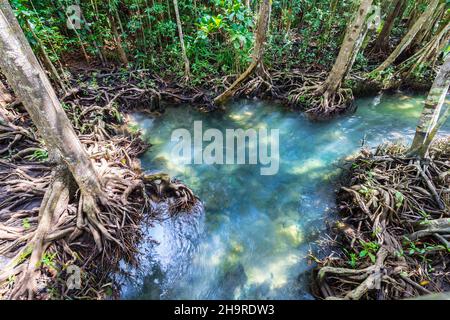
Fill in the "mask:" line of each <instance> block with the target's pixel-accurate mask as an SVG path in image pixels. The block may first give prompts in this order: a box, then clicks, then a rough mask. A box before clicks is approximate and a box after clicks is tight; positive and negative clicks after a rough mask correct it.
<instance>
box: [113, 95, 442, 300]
mask: <svg viewBox="0 0 450 320" xmlns="http://www.w3.org/2000/svg"><path fill="white" fill-rule="evenodd" d="M357 104H358V107H359V108H358V110H357V112H356V113H355V114H353V115H350V116H345V117H341V118H339V119H335V120H333V121H330V122H327V123H313V122H310V121H308V120H307V119H305V117H304V116H303V115H301V114H299V113H293V112H289V111H284V110H283V109H282V108H280V107H279V106H276V105H274V104H271V103H268V102H258V101H240V102H237V103H235V104H233V105H231V106H229V107H228V110H227V112H224V113H214V114H202V113H199V112H196V111H195V110H193V109H192V108H189V107H183V106H180V107H177V108H170V109H168V110H167V111H166V113H165V114H164V116H162V117H160V118H158V119H150V118H148V117H146V116H143V115H140V114H135V115H134V116H133V120H134V121H135V122H136V123H137V124H138V125H139V127H140V128H141V129H142V130H143V132H144V135H145V137H146V139H148V141H149V142H150V143H152V144H153V147H152V148H151V149H150V151H149V152H147V153H146V154H145V155H144V156H143V157H142V159H141V160H142V166H143V168H144V169H148V170H150V169H151V170H161V171H164V172H167V173H169V174H170V175H171V176H175V177H177V178H179V179H181V180H183V181H184V182H185V183H186V184H187V185H188V186H190V187H191V188H192V189H193V190H194V192H195V193H196V194H197V195H198V196H199V197H200V198H201V199H202V201H203V208H201V207H199V208H196V210H195V212H194V213H193V214H191V215H190V216H186V215H181V216H180V217H178V218H176V219H169V220H165V221H164V222H162V223H157V224H156V225H155V226H154V227H153V228H150V229H149V230H148V232H147V233H146V234H147V236H148V237H151V238H152V239H154V240H156V241H158V242H159V244H149V243H148V242H144V243H143V244H142V248H141V252H142V266H141V269H140V270H131V272H132V273H133V274H134V275H135V281H132V282H131V281H128V282H127V283H126V284H125V285H124V287H123V293H122V297H123V298H141V299H312V296H311V295H310V294H309V289H308V279H307V277H305V275H307V274H308V270H310V268H311V267H312V266H310V265H309V264H308V259H307V255H308V252H309V250H310V248H311V246H312V243H313V242H314V241H315V240H317V239H318V238H319V237H320V235H323V234H324V232H325V223H324V220H325V219H326V217H329V216H330V213H331V212H332V211H333V206H334V203H335V199H334V185H333V183H332V181H333V177H334V176H335V175H336V174H337V172H338V168H337V167H336V164H337V161H338V160H339V159H341V158H343V157H345V156H347V155H350V154H352V153H354V152H355V151H357V150H358V149H359V147H360V146H361V141H362V140H363V139H364V140H365V141H366V144H367V145H369V146H375V145H378V144H380V143H381V142H383V141H387V140H390V141H394V140H404V141H407V142H409V141H410V140H411V138H412V136H413V134H414V130H415V126H416V123H417V119H418V117H419V115H420V112H421V108H422V105H423V97H420V96H417V97H411V96H406V95H402V94H397V95H392V96H382V97H375V98H370V99H360V100H358V101H357ZM196 120H202V121H203V130H206V129H209V128H216V129H219V130H221V131H222V132H223V133H224V135H225V129H237V128H242V129H247V128H260V127H266V128H268V129H280V158H281V160H280V168H279V172H278V174H277V175H274V176H261V175H260V166H259V165H181V164H179V163H177V162H176V161H175V159H173V158H171V156H170V152H171V150H172V147H173V146H174V145H175V144H176V142H170V137H171V134H172V131H173V130H175V129H178V128H186V129H188V130H189V131H191V132H193V122H194V121H196ZM443 131H444V132H445V133H447V134H448V132H450V130H449V126H448V125H447V127H446V128H444V130H443ZM205 144H207V143H205Z"/></svg>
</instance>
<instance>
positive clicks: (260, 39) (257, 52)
mask: <svg viewBox="0 0 450 320" xmlns="http://www.w3.org/2000/svg"><path fill="white" fill-rule="evenodd" d="M271 2H272V1H271V0H263V1H262V2H261V5H260V8H259V18H258V25H257V27H256V33H255V46H254V48H253V54H252V62H251V64H250V65H249V66H248V68H247V70H245V71H244V72H243V73H242V74H241V75H240V76H239V77H238V78H237V79H236V80H235V81H234V82H233V83H232V84H231V85H230V86H229V87H228V89H226V90H225V91H224V92H223V93H222V94H220V95H219V96H217V97H216V98H215V99H214V103H215V104H216V105H223V104H224V103H225V102H227V101H228V100H229V99H230V98H231V97H232V96H233V95H234V93H235V92H236V90H237V89H238V88H239V85H240V84H241V83H242V82H244V81H245V80H246V79H247V78H248V77H249V76H251V75H252V74H253V73H254V72H255V70H256V68H257V67H258V65H260V64H262V59H263V56H264V45H265V42H266V38H267V31H268V29H269V21H270V11H271Z"/></svg>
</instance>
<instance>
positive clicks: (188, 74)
mask: <svg viewBox="0 0 450 320" xmlns="http://www.w3.org/2000/svg"><path fill="white" fill-rule="evenodd" d="M173 7H174V10H175V18H176V20H177V27H178V36H179V38H180V46H181V54H182V55H183V60H184V77H185V79H186V80H189V78H190V77H191V67H190V63H189V59H188V56H187V53H186V47H185V45H184V36H183V27H182V25H181V18H180V12H179V10H178V1H177V0H173Z"/></svg>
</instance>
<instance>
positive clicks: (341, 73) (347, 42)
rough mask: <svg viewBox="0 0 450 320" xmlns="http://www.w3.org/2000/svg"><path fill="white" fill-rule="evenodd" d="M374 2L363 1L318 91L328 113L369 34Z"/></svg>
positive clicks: (370, 0)
mask: <svg viewBox="0 0 450 320" xmlns="http://www.w3.org/2000/svg"><path fill="white" fill-rule="evenodd" d="M371 7H372V0H362V1H361V4H360V6H359V8H358V11H357V12H356V16H355V18H354V19H353V21H352V22H351V23H350V25H349V26H348V28H347V31H346V33H345V37H344V42H343V43H342V46H341V49H340V51H339V55H338V57H337V59H336V62H335V63H334V65H333V68H332V70H331V72H330V74H329V75H328V78H327V79H326V80H325V82H324V83H323V84H322V85H321V86H320V87H319V88H318V89H317V92H316V94H317V95H323V96H324V99H323V101H324V103H323V106H322V107H323V109H325V110H322V111H325V112H327V109H328V108H333V106H332V104H333V101H334V97H335V95H336V94H337V92H338V90H339V88H340V87H341V83H342V81H343V80H344V78H345V76H346V75H347V74H348V72H349V71H350V69H351V67H352V66H353V63H354V62H355V59H356V55H357V54H358V52H359V50H360V48H361V46H362V44H363V41H364V37H365V35H366V33H367V17H368V14H369V12H370V11H371Z"/></svg>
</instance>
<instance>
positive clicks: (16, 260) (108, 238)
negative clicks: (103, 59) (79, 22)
mask: <svg viewBox="0 0 450 320" xmlns="http://www.w3.org/2000/svg"><path fill="white" fill-rule="evenodd" d="M126 92H128V91H125V94H124V95H117V99H119V97H120V98H122V97H124V96H125V97H127V98H130V96H129V95H128V96H127V93H126ZM137 94H138V95H139V94H143V93H142V92H140V93H137ZM72 95H73V96H71V98H73V99H76V96H77V94H76V92H75V93H72ZM83 99H84V100H83V102H87V101H91V100H90V98H89V97H86V96H83ZM113 99H114V98H111V99H110V98H108V96H107V95H106V100H105V106H103V107H100V106H97V105H89V106H80V105H79V104H77V103H79V102H80V100H77V103H75V102H73V101H71V100H68V101H66V103H67V105H68V108H67V110H66V112H67V113H68V115H69V117H70V118H71V119H72V121H73V124H74V127H75V129H76V130H77V131H78V132H79V138H80V140H81V142H82V143H83V145H84V146H85V148H86V150H87V152H88V154H89V155H90V158H91V160H92V162H93V164H94V167H95V168H96V171H97V173H98V175H99V179H100V181H102V193H101V194H96V195H94V194H87V193H85V192H83V191H82V190H80V189H79V188H78V186H77V185H76V183H75V181H74V180H73V178H72V175H71V174H70V172H69V171H68V169H67V168H66V166H65V165H64V164H63V163H59V162H55V163H51V162H49V161H46V160H48V159H47V158H46V157H47V156H48V154H47V153H46V152H42V153H39V155H41V156H42V158H36V160H40V161H39V162H33V161H31V160H32V159H33V158H32V157H28V156H26V154H25V153H24V152H23V150H26V149H30V148H36V149H39V150H43V151H45V149H44V147H43V146H41V145H40V144H39V143H38V142H37V141H38V140H37V139H35V137H34V134H33V127H32V124H31V123H30V121H29V119H28V117H27V115H26V114H17V116H18V117H17V118H15V116H14V114H13V116H11V117H8V121H7V122H5V121H3V122H2V123H1V125H2V126H4V127H5V128H7V130H6V134H5V135H1V136H0V147H1V148H0V149H2V150H3V148H4V147H5V146H11V144H12V143H13V142H14V140H17V141H16V142H14V145H15V146H17V150H16V149H14V148H13V149H12V152H11V157H10V159H8V160H7V161H6V160H0V256H2V257H6V258H7V259H8V261H9V262H8V263H7V265H6V266H5V267H2V270H1V271H0V298H9V299H11V298H12V299H34V298H36V299H50V298H57V299H59V298H67V297H71V298H87V297H90V298H103V297H105V295H107V292H112V293H113V294H114V292H117V284H115V283H114V281H113V279H112V275H113V273H114V272H117V271H118V267H119V261H124V262H126V263H129V264H131V265H136V264H137V260H136V257H137V255H136V253H137V244H138V241H140V239H141V227H142V225H141V222H143V221H150V219H145V220H144V217H148V218H155V217H154V216H153V215H154V212H152V210H151V206H150V205H149V204H150V200H151V199H154V198H160V196H161V195H162V196H164V197H165V198H166V199H167V201H170V202H171V203H172V205H171V210H173V212H178V211H179V210H187V209H189V208H191V206H192V205H193V203H194V202H195V201H196V200H197V198H196V197H195V196H194V195H193V194H192V191H190V190H189V189H188V188H187V187H186V186H184V185H183V184H181V183H179V182H177V181H176V180H171V179H170V178H168V180H167V181H168V182H167V183H166V185H165V187H164V189H165V190H164V192H162V193H160V194H154V192H153V191H154V189H155V185H154V183H153V181H150V182H149V181H147V180H146V179H145V175H143V174H142V172H141V170H140V164H139V162H138V160H136V157H137V156H138V155H139V154H141V153H142V152H143V151H144V150H145V149H146V147H147V145H146V144H145V143H144V142H143V141H142V140H140V138H139V134H138V133H130V132H128V131H127V130H126V128H123V122H122V119H121V117H119V116H118V109H117V108H116V107H115V106H114V103H113V102H114V101H111V100H113ZM92 101H93V100H92ZM20 118H21V119H26V121H25V122H24V123H23V124H26V125H28V127H27V126H25V125H24V126H21V127H20V129H18V128H19V127H17V128H16V127H15V126H16V124H15V123H13V122H14V121H16V120H15V119H20ZM4 120H5V119H4ZM11 121H13V122H11ZM2 128H3V127H2ZM8 130H9V131H8ZM10 132H13V133H12V134H10ZM19 133H20V135H21V137H22V138H21V139H19V138H15V135H18V134H19ZM2 139H3V140H2ZM19 142H20V145H19V144H18V143H19ZM23 148H25V149H23ZM10 150H11V149H10ZM33 152H34V151H33ZM18 154H19V155H20V156H17V155H18ZM72 265H74V266H77V267H78V268H80V270H81V272H82V286H81V287H79V288H78V287H77V288H72V289H70V288H68V286H67V284H66V280H67V278H68V277H69V276H70V274H68V273H67V272H68V271H67V270H68V267H70V266H72Z"/></svg>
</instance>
